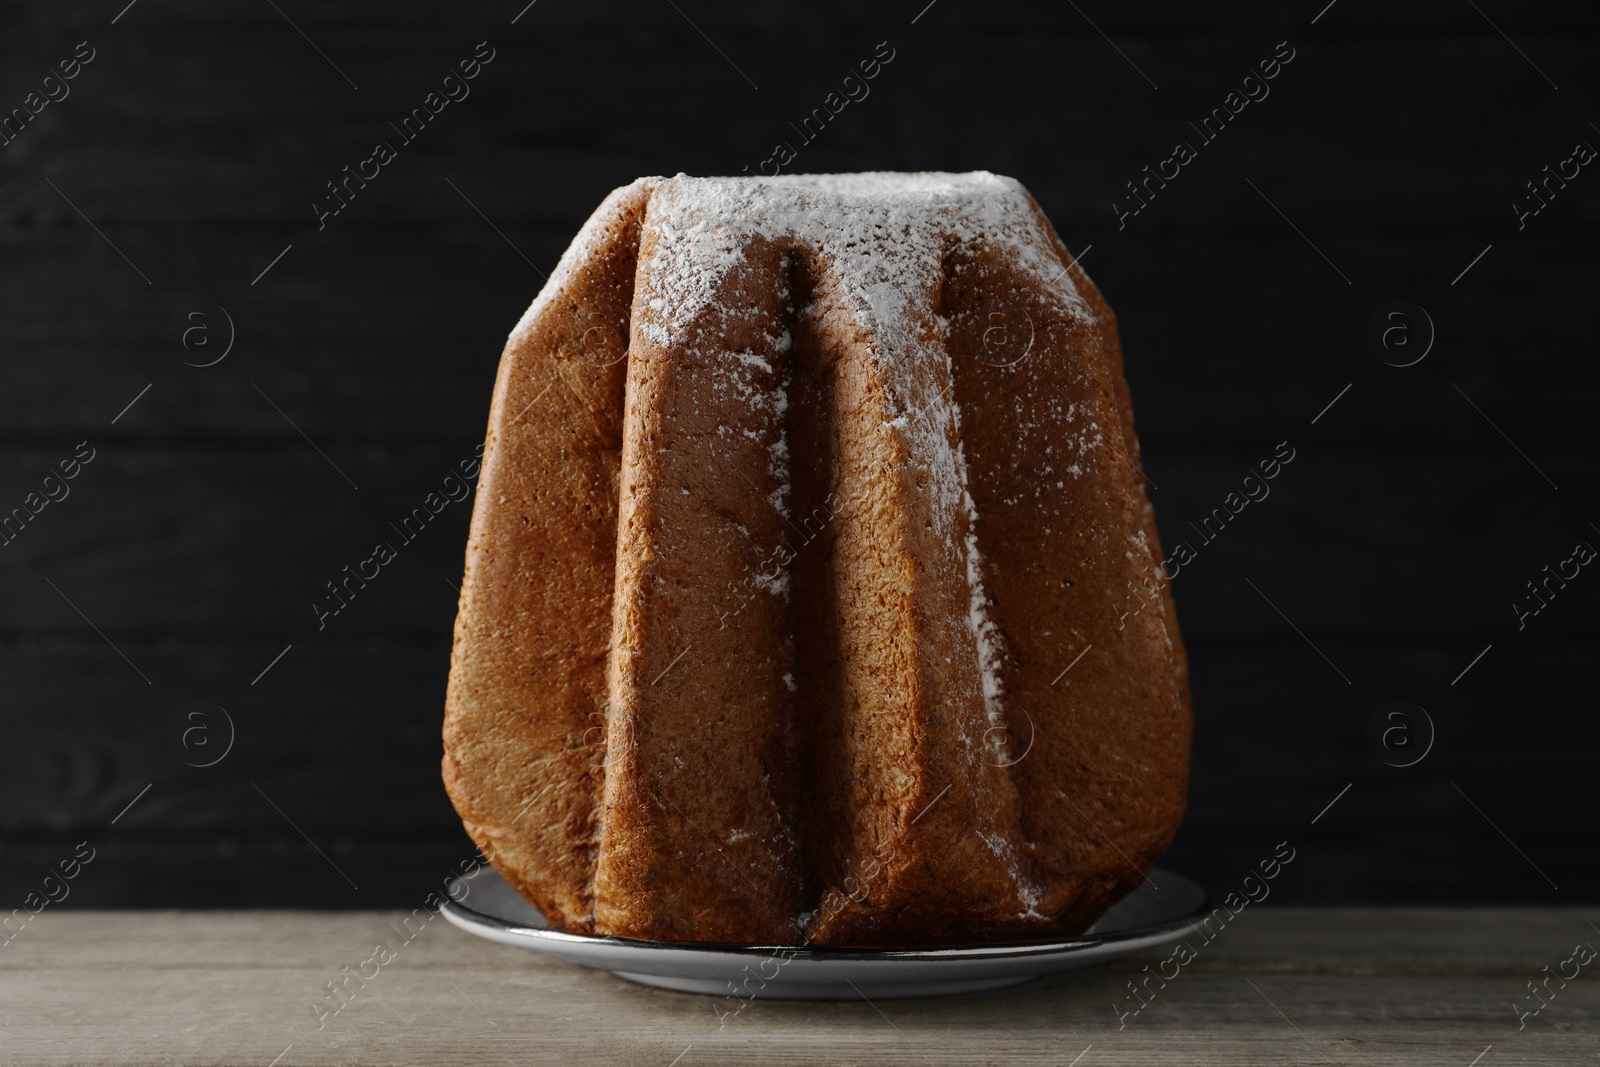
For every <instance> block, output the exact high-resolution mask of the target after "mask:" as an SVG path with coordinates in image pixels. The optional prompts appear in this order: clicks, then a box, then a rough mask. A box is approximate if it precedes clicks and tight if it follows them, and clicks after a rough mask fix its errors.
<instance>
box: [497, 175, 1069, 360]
mask: <svg viewBox="0 0 1600 1067" xmlns="http://www.w3.org/2000/svg"><path fill="white" fill-rule="evenodd" d="M640 186H646V187H649V188H650V204H649V210H648V217H647V224H648V227H649V229H650V230H652V231H653V232H654V233H655V234H656V236H657V237H658V239H659V241H660V244H659V245H658V248H657V254H656V257H655V259H656V262H657V263H658V264H660V265H668V264H670V270H669V271H668V272H667V273H666V280H665V283H664V284H665V287H666V289H667V290H668V291H667V292H665V293H663V294H662V296H663V298H664V299H665V300H666V302H667V303H670V304H671V306H672V307H673V308H674V310H675V312H676V317H677V318H678V319H679V320H680V321H682V320H683V319H684V318H685V317H688V316H692V315H693V314H694V313H695V312H696V311H697V310H698V309H701V308H703V307H705V306H706V305H707V304H708V303H710V302H711V301H712V300H713V298H714V294H715V292H716V290H717V288H718V286H719V284H720V283H721V282H722V281H723V280H724V279H725V278H726V277H727V276H728V273H729V272H730V271H731V270H733V269H735V268H736V267H737V266H738V265H739V264H740V263H742V262H743V260H744V253H745V248H746V245H747V243H748V241H749V240H750V239H751V238H752V237H756V236H760V237H766V238H769V239H772V240H776V241H780V242H788V243H795V244H801V245H805V246H808V247H809V248H811V249H814V250H815V251H816V252H817V254H818V255H819V256H820V257H822V258H823V259H824V260H826V261H827V262H828V265H829V267H830V268H831V269H832V270H833V271H834V272H835V273H836V274H837V276H838V277H839V279H840V281H842V282H843V283H844V288H845V290H846V291H847V292H848V293H849V294H850V295H851V298H852V300H853V303H854V304H855V305H856V306H855V307H854V308H853V309H852V310H853V311H855V312H856V313H857V314H859V315H860V316H861V318H862V322H863V325H865V326H867V327H868V328H869V329H871V330H873V332H874V333H876V335H877V336H878V338H879V340H880V342H881V344H882V349H883V351H884V352H885V353H886V354H888V355H890V356H892V355H893V354H894V353H895V352H902V351H905V350H907V349H908V348H913V347H915V342H916V339H915V338H914V337H911V336H909V334H908V329H909V322H910V318H911V316H909V315H908V313H907V312H908V308H909V307H911V306H915V305H917V302H918V298H919V297H921V296H923V295H925V294H926V292H927V291H928V287H929V285H930V284H933V283H934V282H935V281H936V279H937V277H938V275H939V272H940V269H941V262H942V259H943V257H944V254H945V253H946V252H947V251H948V250H950V249H951V248H952V247H960V246H969V247H970V246H972V245H975V244H978V243H984V244H989V245H992V246H994V247H995V249H996V251H998V252H999V253H1000V254H1001V255H1003V256H1004V258H1005V259H1006V260H1007V261H1008V262H1009V263H1010V264H1011V266H1012V267H1013V268H1014V269H1017V270H1019V271H1021V272H1023V273H1025V274H1027V275H1030V276H1032V277H1034V278H1035V279H1037V280H1038V282H1039V284H1040V285H1041V287H1042V288H1045V289H1048V290H1051V291H1052V292H1053V294H1054V295H1055V296H1056V297H1057V299H1058V300H1059V302H1060V307H1059V311H1060V313H1061V315H1062V317H1064V318H1070V319H1076V320H1079V321H1084V322H1086V321H1087V320H1088V319H1089V317H1090V312H1089V309H1088V307H1087V305H1086V304H1085V303H1084V301H1083V299H1082V297H1081V296H1080V295H1079V293H1078V291H1077V289H1076V288H1075V287H1074V285H1073V283H1072V281H1071V279H1070V278H1069V277H1068V276H1067V272H1066V269H1065V267H1064V266H1063V262H1062V258H1061V256H1060V254H1059V253H1058V251H1057V248H1056V246H1055V240H1054V237H1053V235H1051V234H1050V233H1049V231H1048V226H1047V224H1046V223H1045V222H1044V219H1043V216H1042V215H1041V213H1040V212H1039V210H1038V208H1037V207H1036V206H1035V205H1034V203H1033V200H1032V198H1031V197H1030V196H1029V195H1028V193H1027V191H1026V190H1025V189H1024V188H1023V187H1022V185H1021V184H1020V183H1019V182H1017V181H1016V180H1015V179H1013V178H1007V177H1004V176H1002V175H998V174H992V173H990V172H988V171H970V172H967V173H960V174H957V173H946V172H942V171H916V172H894V171H875V172H867V173H861V174H787V175H780V176H777V177H771V178H768V177H733V178H693V177H689V176H688V175H685V174H678V175H677V176H675V177H672V178H665V177H646V178H639V179H637V180H635V181H634V182H633V183H632V184H631V185H629V186H626V187H624V188H623V189H619V190H616V191H615V192H613V193H612V197H618V196H621V195H625V194H627V193H628V192H629V191H631V190H635V189H637V188H638V187H640ZM605 214H606V212H605V211H603V210H602V211H598V212H596V213H595V215H594V216H593V217H592V218H591V219H590V221H589V224H587V225H586V226H585V227H584V228H583V230H582V231H580V232H579V234H578V236H577V238H576V239H575V240H574V241H573V243H572V245H571V247H569V248H568V250H567V253H566V254H565V255H564V256H563V257H562V260H561V263H560V264H559V265H558V266H557V268H556V271H555V273H554V274H553V275H552V276H551V279H550V282H549V284H548V285H546V286H545V289H544V290H543V291H542V292H541V293H540V295H539V298H538V299H537V300H535V301H534V304H533V306H532V307H531V308H529V309H528V313H527V315H526V316H524V322H528V321H531V320H532V318H533V317H534V316H535V315H536V314H537V313H538V312H539V311H540V310H541V309H542V307H543V306H544V305H545V304H546V303H547V302H548V300H549V299H551V298H553V297H554V296H555V294H556V293H557V292H559V291H560V290H561V288H562V287H563V285H564V284H565V283H566V282H567V281H568V280H569V279H570V277H571V275H572V272H573V271H574V270H576V269H577V268H578V267H579V266H580V265H581V264H583V263H584V262H587V261H588V260H589V259H590V257H591V255H592V254H593V252H594V250H595V249H596V248H597V247H598V246H599V245H600V244H601V243H602V242H603V241H604V240H605V239H606V237H607V234H606V232H605V226H604V224H603V221H602V220H603V217H604V216H605ZM663 306H665V305H663ZM642 326H643V328H644V329H645V330H646V331H647V332H646V336H647V337H649V338H650V339H651V340H653V341H657V342H659V343H666V342H667V340H668V338H667V337H666V336H665V334H664V333H661V332H660V331H661V330H662V329H663V328H664V327H663V324H659V323H653V322H650V321H648V320H646V321H645V322H644V323H642ZM652 331H654V332H653V333H652Z"/></svg>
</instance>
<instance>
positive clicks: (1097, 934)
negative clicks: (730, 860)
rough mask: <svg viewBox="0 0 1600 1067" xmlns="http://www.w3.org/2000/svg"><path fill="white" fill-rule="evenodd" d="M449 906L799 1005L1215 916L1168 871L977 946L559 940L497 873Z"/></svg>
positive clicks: (558, 943)
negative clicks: (1064, 925) (1079, 923)
mask: <svg viewBox="0 0 1600 1067" xmlns="http://www.w3.org/2000/svg"><path fill="white" fill-rule="evenodd" d="M1157 887H1159V888H1157ZM450 897H451V899H450V900H449V901H448V902H447V903H446V904H445V905H444V909H443V910H444V917H445V918H446V919H448V920H449V921H450V922H451V923H453V924H455V925H456V926H459V927H461V929H463V930H466V931H468V932H469V933H474V934H477V935H478V936H479V937H486V938H488V939H489V940H490V941H498V942H499V943H500V944H502V945H512V946H514V947H516V948H525V949H528V950H529V951H530V952H538V953H541V954H543V955H546V956H554V957H555V958H556V959H559V960H566V961H567V962H569V963H578V964H582V965H583V966H585V967H596V968H599V969H600V970H604V971H610V972H611V973H612V974H615V975H616V976H617V977H619V978H626V979H627V980H628V981H630V982H639V983H641V984H643V985H650V986H660V987H662V988H664V989H676V990H679V991H681V992H685V993H716V994H721V995H723V996H737V997H741V998H745V999H748V998H750V997H776V998H780V999H794V1000H842V999H850V1000H855V999H858V998H860V997H862V996H865V997H869V998H874V999H875V998H877V997H932V996H939V995H941V994H944V993H970V992H976V991H980V990H985V989H1002V988H1004V987H1006V986H1011V985H1020V984H1021V983H1023V982H1026V981H1028V980H1029V979H1032V978H1037V977H1039V976H1040V975H1043V974H1049V973H1050V972H1052V971H1065V970H1070V969H1072V968H1074V967H1087V966H1089V965H1090V964H1095V963H1103V962H1104V961H1106V960H1109V959H1114V958H1116V957H1117V956H1121V955H1125V954H1126V953H1129V952H1134V951H1136V950H1138V949H1144V948H1150V947H1153V946H1155V945H1160V944H1164V943H1165V942H1168V941H1173V940H1176V939H1177V938H1178V937H1180V936H1181V935H1182V934H1183V933H1184V932H1186V931H1187V930H1189V928H1190V924H1191V923H1192V922H1194V921H1197V920H1198V919H1199V917H1200V916H1201V914H1202V913H1204V912H1205V911H1206V910H1207V908H1208V907H1209V902H1208V900H1207V897H1206V893H1205V890H1203V889H1201V888H1200V887H1199V886H1198V885H1196V884H1195V883H1193V882H1191V881H1189V879H1187V878H1185V877H1183V876H1182V875H1178V874H1173V873H1172V872H1171V871H1166V870H1157V871H1155V872H1154V873H1153V874H1152V875H1151V877H1150V879H1149V880H1146V881H1145V883H1144V884H1143V885H1141V886H1140V887H1139V888H1138V889H1136V890H1134V891H1133V892H1132V893H1130V894H1129V895H1128V896H1127V897H1125V898H1123V900H1122V901H1120V902H1119V903H1118V904H1117V905H1116V906H1115V907H1113V908H1112V909H1111V910H1110V911H1108V912H1107V913H1106V914H1105V915H1104V916H1103V917H1102V918H1101V919H1100V921H1099V922H1098V923H1096V924H1095V925H1094V927H1093V928H1092V929H1091V930H1090V931H1089V932H1088V933H1085V934H1082V935H1080V936H1078V937H1073V938H1068V939H1066V940H1062V941H1050V942H1035V943H1030V944H1021V945H981V946H976V947H971V948H918V949H843V948H792V947H791V948H784V947H775V946H754V945H708V944H694V943H685V942H674V941H635V940H632V939H630V938H625V937H596V936H592V935H588V934H564V933H559V932H557V931H555V930H551V929H550V928H549V925H548V924H547V923H546V922H545V921H544V916H542V915H540V914H539V912H538V910H537V909H535V908H534V906H533V905H532V904H529V903H528V902H527V901H526V900H524V899H523V898H522V896H521V895H520V894H518V893H517V891H516V890H514V889H512V888H511V887H510V886H509V885H507V884H506V882H505V880H504V879H503V878H501V877H500V875H499V874H498V873H497V872H496V871H495V870H494V869H493V868H489V867H482V868H479V869H478V870H477V871H476V872H474V873H473V874H471V875H468V876H466V877H463V878H457V879H455V880H454V881H453V882H452V883H451V885H450Z"/></svg>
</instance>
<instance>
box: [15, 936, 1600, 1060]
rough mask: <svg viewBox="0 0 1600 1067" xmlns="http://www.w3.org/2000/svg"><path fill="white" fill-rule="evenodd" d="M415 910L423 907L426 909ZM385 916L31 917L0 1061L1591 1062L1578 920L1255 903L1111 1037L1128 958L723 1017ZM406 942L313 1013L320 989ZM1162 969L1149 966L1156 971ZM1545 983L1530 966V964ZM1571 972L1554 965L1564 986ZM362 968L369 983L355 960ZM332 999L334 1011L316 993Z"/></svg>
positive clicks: (721, 1007) (1593, 1022) (1595, 1002)
mask: <svg viewBox="0 0 1600 1067" xmlns="http://www.w3.org/2000/svg"><path fill="white" fill-rule="evenodd" d="M424 914H425V913H424ZM403 915H404V913H400V912H394V913H390V912H340V913H328V912H287V911H259V912H245V911H228V912H170V911H169V912H113V911H100V912H90V911H81V912H73V911H67V910H63V911H59V912H52V911H49V910H47V911H46V912H44V913H42V914H40V915H39V916H38V917H37V918H36V919H34V920H33V922H31V923H30V924H29V925H28V926H27V927H25V928H24V929H23V930H22V932H21V933H19V934H17V935H16V936H15V937H14V938H13V940H12V941H11V942H10V943H9V944H7V945H5V946H4V947H0V1005H3V1007H0V1063H4V1064H7V1065H12V1064H16V1065H22V1064H123V1063H132V1064H154V1063H162V1064H173V1063H176V1064H254V1065H258V1067H268V1065H269V1064H272V1065H276V1067H290V1065H293V1064H374V1063H408V1064H450V1065H457V1064H466V1063H495V1064H544V1063H561V1064H588V1063H594V1064H651V1065H655V1067H668V1065H671V1064H676V1065H678V1067H692V1065H694V1064H702V1063H762V1064H788V1063H836V1064H857V1063H859V1064H956V1063H961V1064H974V1063H982V1064H988V1063H993V1064H1014V1063H1023V1064H1027V1063H1050V1064H1061V1065H1067V1064H1073V1063H1077V1064H1079V1065H1080V1067H1101V1065H1105V1064H1140V1065H1145V1064H1167V1063H1171V1064H1197V1063H1205V1064H1257V1063H1261V1064H1267V1063H1271V1064H1286V1063H1299V1064H1321V1063H1337V1064H1344V1063H1349V1064H1407V1065H1421V1064H1440V1065H1452V1067H1471V1065H1473V1064H1479V1065H1481V1067H1499V1065H1501V1064H1511V1063H1516V1064H1531V1063H1537V1064H1566V1063H1587V1064H1592V1063H1595V1062H1596V1061H1597V1059H1600V977H1597V975H1595V974H1594V973H1592V972H1593V971H1595V970H1600V961H1595V962H1593V963H1590V964H1589V965H1588V966H1587V967H1586V968H1584V973H1581V974H1580V975H1579V976H1578V977H1577V978H1575V979H1572V980H1571V981H1568V982H1567V983H1566V986H1565V988H1562V987H1561V985H1560V984H1559V981H1558V980H1557V979H1554V978H1552V979H1550V980H1549V988H1550V989H1552V990H1554V991H1555V995H1554V996H1553V997H1552V996H1549V995H1547V996H1546V1000H1547V1006H1546V1007H1545V1008H1544V1009H1543V1010H1542V1011H1541V1012H1540V1013H1539V1014H1538V1015H1532V1016H1529V1017H1527V1018H1526V1019H1525V1020H1522V1021H1523V1022H1524V1023H1525V1026H1524V1027H1523V1028H1522V1029H1520V1030H1519V1019H1518V1015H1517V1011H1516V1009H1515V1008H1514V1007H1513V1005H1514V1004H1522V1005H1524V1006H1530V1005H1534V1004H1536V1002H1535V1001H1532V1000H1531V999H1529V997H1528V988H1527V986H1526V984H1525V983H1527V982H1528V981H1530V980H1533V979H1539V978H1543V977H1544V976H1545V974H1546V973H1553V972H1554V971H1556V970H1558V969H1560V968H1561V966H1562V962H1563V961H1564V960H1566V959H1568V957H1569V956H1571V954H1572V951H1573V947H1574V946H1575V945H1576V944H1578V943H1580V942H1593V943H1595V944H1600V932H1597V930H1596V928H1595V927H1594V926H1591V924H1590V923H1591V919H1594V918H1596V917H1597V916H1600V912H1597V911H1595V910H1593V909H1589V910H1583V909H1537V910H1534V909H1473V910H1397V909H1384V910H1360V909H1278V910H1272V909H1270V908H1261V909H1260V910H1256V909H1251V910H1250V911H1248V912H1246V913H1244V914H1243V915H1241V916H1240V920H1239V921H1237V922H1235V923H1234V924H1233V925H1231V926H1230V927H1229V928H1228V929H1227V930H1225V931H1224V932H1223V933H1222V934H1221V935H1220V936H1219V937H1218V938H1217V940H1216V941H1215V942H1213V943H1212V944H1210V945H1208V946H1206V947H1205V948H1204V949H1202V951H1201V954H1200V956H1199V958H1198V959H1197V960H1195V961H1194V962H1193V963H1191V964H1189V965H1188V966H1187V967H1185V968H1184V969H1183V972H1182V973H1181V974H1180V975H1179V977H1177V978H1176V979H1174V980H1173V981H1172V982H1170V983H1169V984H1168V985H1167V987H1166V988H1165V989H1164V990H1161V991H1160V992H1159V993H1158V995H1157V997H1156V999H1155V1000H1154V1001H1153V1002H1151V1003H1150V1004H1149V1005H1148V1006H1147V1007H1146V1008H1145V1009H1144V1010H1143V1011H1142V1012H1141V1013H1140V1014H1139V1015H1137V1016H1135V1017H1131V1018H1129V1019H1127V1020H1126V1025H1125V1026H1124V1027H1123V1028H1121V1029H1119V1027H1118V1018H1117V1014H1116V1013H1115V1012H1114V1011H1113V1009H1112V1004H1113V1002H1124V1003H1125V1001H1124V998H1125V997H1126V995H1127V989H1126V983H1127V981H1128V980H1129V979H1130V978H1132V977H1133V976H1134V974H1135V972H1139V970H1140V968H1141V967H1142V966H1143V963H1144V962H1145V961H1146V960H1145V959H1144V958H1141V960H1139V961H1137V962H1133V963H1120V964H1117V965H1114V966H1112V967H1110V968H1107V967H1097V968H1094V969H1091V970H1086V971H1079V972H1072V973H1067V974H1061V975H1057V976H1054V977H1050V978H1046V979H1043V980H1040V981H1037V982H1034V983H1032V984H1030V985H1026V986H1022V987H1019V988H1015V989H1011V990H1006V991H1002V992H997V993H990V994H980V995H971V996H959V997H950V998H943V999H933V1000H920V1001H906V1000H900V1001H895V1000H884V1001H877V1002H873V1003H867V1002H865V1001H855V1002H840V1003H816V1002H812V1003H806V1002H786V1001H756V1002H753V1003H750V1004H749V1005H748V1006H746V1007H745V1008H744V1010H743V1011H741V1012H739V1013H738V1014H737V1015H733V1016H729V1017H726V1018H723V1019H721V1020H719V1013H722V1012H728V1011H730V1010H731V1009H733V1008H735V1007H737V1006H738V1002H736V1001H732V1000H727V1001H724V1000H722V999H719V998H711V997H700V996H691V995H686V994H679V993H669V992H664V991H660V990H653V989H644V988H641V987H637V986H633V985H629V984H627V983H625V982H623V981H620V980H619V979H616V978H613V977H612V976H610V975H609V974H604V973H601V972H597V971H590V970H585V969H583V968H579V967H574V966H570V965H567V964H562V963H556V962H552V961H547V960H544V959H541V958H539V957H537V956H534V955H531V954H529V953H526V952H522V951H519V950H516V949H511V948H504V947H500V946H497V945H492V944H489V943H486V942H483V941H480V940H477V939H476V938H473V937H471V936H469V935H467V934H465V933H463V932H461V931H459V930H456V929H454V928H452V927H450V926H448V925H446V923H445V922H444V920H443V919H442V918H437V917H436V918H433V919H431V920H430V921H428V922H427V923H426V924H425V925H422V926H421V928H420V932H418V933H416V934H415V936H414V937H413V938H412V939H411V940H410V941H409V942H402V939H401V937H400V935H399V934H397V932H396V928H397V927H399V925H400V923H401V919H402V918H403ZM379 941H384V942H386V943H387V944H388V945H389V946H391V947H393V946H397V945H398V946H400V947H399V950H398V953H397V954H396V956H395V958H394V959H393V960H392V961H390V962H389V963H388V964H387V965H384V966H382V967H381V969H380V970H379V971H378V974H377V976H376V977H374V978H372V980H371V981H369V982H367V983H366V985H365V988H362V989H361V990H360V991H359V992H358V993H357V994H356V996H355V998H354V999H353V1000H352V1001H350V1002H349V1003H348V1004H346V1005H345V1006H344V1008H343V1009H342V1010H340V1011H339V1012H338V1013H337V1014H334V1015H331V1016H329V1017H328V1018H327V1019H325V1020H323V1025H322V1027H321V1028H320V1029H319V1026H318V1023H319V1017H318V1012H317V1010H316V1008H314V1007H313V1004H314V1002H316V1003H324V998H325V997H326V996H327V995H328V994H327V991H326V983H328V982H330V981H332V980H334V979H335V978H337V977H339V976H340V974H341V969H342V968H343V967H345V966H346V965H348V966H349V967H350V968H351V969H352V970H356V969H358V968H359V967H360V965H361V962H362V961H363V960H365V959H367V958H368V957H370V956H371V955H372V953H373V948H374V946H375V945H376V944H377V943H378V942H379ZM1165 955H1167V953H1164V952H1157V953H1152V954H1149V955H1148V957H1147V958H1148V960H1155V959H1159V958H1162V957H1164V956H1165ZM1547 965H1548V966H1549V967H1550V968H1551V972H1545V971H1544V970H1543V969H1544V968H1545V967H1546V966H1547ZM1572 966H1573V965H1571V964H1568V965H1567V967H1566V970H1567V972H1568V973H1569V974H1570V973H1571V970H1572ZM367 973H369V974H370V973H371V968H370V967H369V968H368V970H367ZM326 1003H335V1002H333V1001H331V1000H330V1001H327V1002H326Z"/></svg>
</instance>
